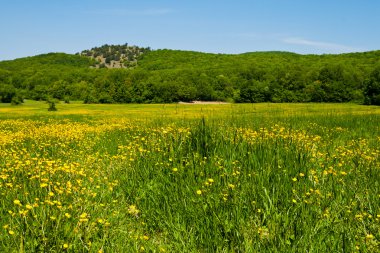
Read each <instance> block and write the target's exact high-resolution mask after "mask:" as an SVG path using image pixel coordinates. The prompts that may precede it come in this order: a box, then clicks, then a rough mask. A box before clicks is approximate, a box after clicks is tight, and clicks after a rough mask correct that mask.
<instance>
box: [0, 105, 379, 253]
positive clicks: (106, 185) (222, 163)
mask: <svg viewBox="0 0 380 253" xmlns="http://www.w3.org/2000/svg"><path fill="white" fill-rule="evenodd" d="M47 107H48V106H47V105H46V104H44V103H40V102H32V101H28V102H27V103H26V104H24V105H22V106H19V107H12V106H9V105H0V212H1V216H0V251H1V252H24V251H25V252H41V251H42V252H44V251H51V252H141V251H146V252H379V251H380V173H379V172H380V148H379V147H380V127H379V126H380V107H369V106H359V105H354V104H245V105H238V104H223V105H176V104H171V105H83V104H80V103H77V104H75V103H73V104H59V105H58V106H57V108H58V111H57V112H48V111H47Z"/></svg>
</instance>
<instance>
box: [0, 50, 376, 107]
mask: <svg viewBox="0 0 380 253" xmlns="http://www.w3.org/2000/svg"><path fill="white" fill-rule="evenodd" d="M124 56H125V57H127V58H130V61H129V60H124V59H123V57H124ZM96 57H104V59H105V58H108V60H109V61H110V62H111V61H114V60H115V59H119V60H120V62H121V61H123V62H122V63H121V64H125V65H126V66H128V68H127V69H125V68H122V69H111V68H109V67H110V66H106V65H104V64H103V63H100V62H99V61H97V60H95V59H94V58H96ZM379 58H380V51H373V52H365V53H352V54H341V55H298V54H294V53H286V52H255V53H246V54H239V55H226V54H206V53H198V52H189V51H176V50H156V51H151V50H150V49H149V48H148V49H143V48H139V47H135V46H129V45H123V46H115V45H104V46H102V47H99V48H93V49H91V50H86V51H83V52H82V53H81V55H79V54H78V55H68V54H61V53H59V54H53V53H51V54H45V55H39V56H35V57H27V58H22V59H16V60H14V61H3V62H0V83H3V84H4V85H7V87H8V88H7V90H9V91H12V90H13V88H14V89H16V90H18V91H21V92H23V94H24V97H25V98H27V99H35V100H46V98H47V97H49V96H50V97H54V98H57V99H60V100H62V99H64V98H68V99H69V100H83V101H84V102H85V103H173V102H178V101H185V102H188V101H193V100H206V101H235V102H239V103H258V102H276V103H278V102H349V101H354V102H359V103H362V102H363V100H364V99H365V103H367V104H376V103H377V102H376V101H378V99H379V98H378V94H379V93H378V91H377V86H378V82H379V81H378V80H379V79H378V78H377V77H376V66H377V65H378V63H379V60H378V59H379ZM93 66H97V67H96V68H94V67H93ZM102 67H104V68H102ZM12 87H13V88H12ZM2 92H3V93H4V90H3V91H2ZM2 96H3V97H6V95H4V94H3V95H2ZM5 100H6V101H9V102H10V101H11V98H10V99H7V98H5Z"/></svg>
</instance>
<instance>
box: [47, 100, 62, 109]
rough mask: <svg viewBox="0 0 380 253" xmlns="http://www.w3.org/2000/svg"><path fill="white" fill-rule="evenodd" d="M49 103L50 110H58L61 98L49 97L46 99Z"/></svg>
mask: <svg viewBox="0 0 380 253" xmlns="http://www.w3.org/2000/svg"><path fill="white" fill-rule="evenodd" d="M46 102H47V104H48V105H49V108H48V111H51V112H55V111H57V107H56V105H55V104H56V103H58V102H59V100H57V99H55V98H48V99H47V100H46Z"/></svg>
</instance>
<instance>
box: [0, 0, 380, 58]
mask: <svg viewBox="0 0 380 253" xmlns="http://www.w3.org/2000/svg"><path fill="white" fill-rule="evenodd" d="M0 10H1V15H0V31H1V37H0V60H8V59H14V58H19V57H24V56H32V55H37V54H42V53H48V52H66V53H76V52H80V51H82V50H84V49H89V48H92V47H94V46H101V45H103V44H124V43H129V44H133V45H138V46H144V47H147V46H149V47H151V48H153V49H163V48H169V49H181V50H195V51H202V52H212V53H244V52H252V51H274V50H275V51H291V52H296V53H302V54H323V53H343V52H357V51H369V50H378V49H380V33H379V26H380V1H378V0H360V1H359V0H260V1H259V0H250V1H249V0H233V1H232V0H230V1H227V0H192V1H187V0H182V1H181V0H176V1H174V0H134V1H129V0H124V1H122V0H102V1H100V0H0Z"/></svg>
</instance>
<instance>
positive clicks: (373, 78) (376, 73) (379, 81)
mask: <svg viewBox="0 0 380 253" xmlns="http://www.w3.org/2000/svg"><path fill="white" fill-rule="evenodd" d="M364 95H365V103H366V104H369V105H380V65H379V66H377V68H376V69H374V70H373V72H372V73H371V75H370V77H369V79H368V80H367V81H366V84H365V88H364Z"/></svg>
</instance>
